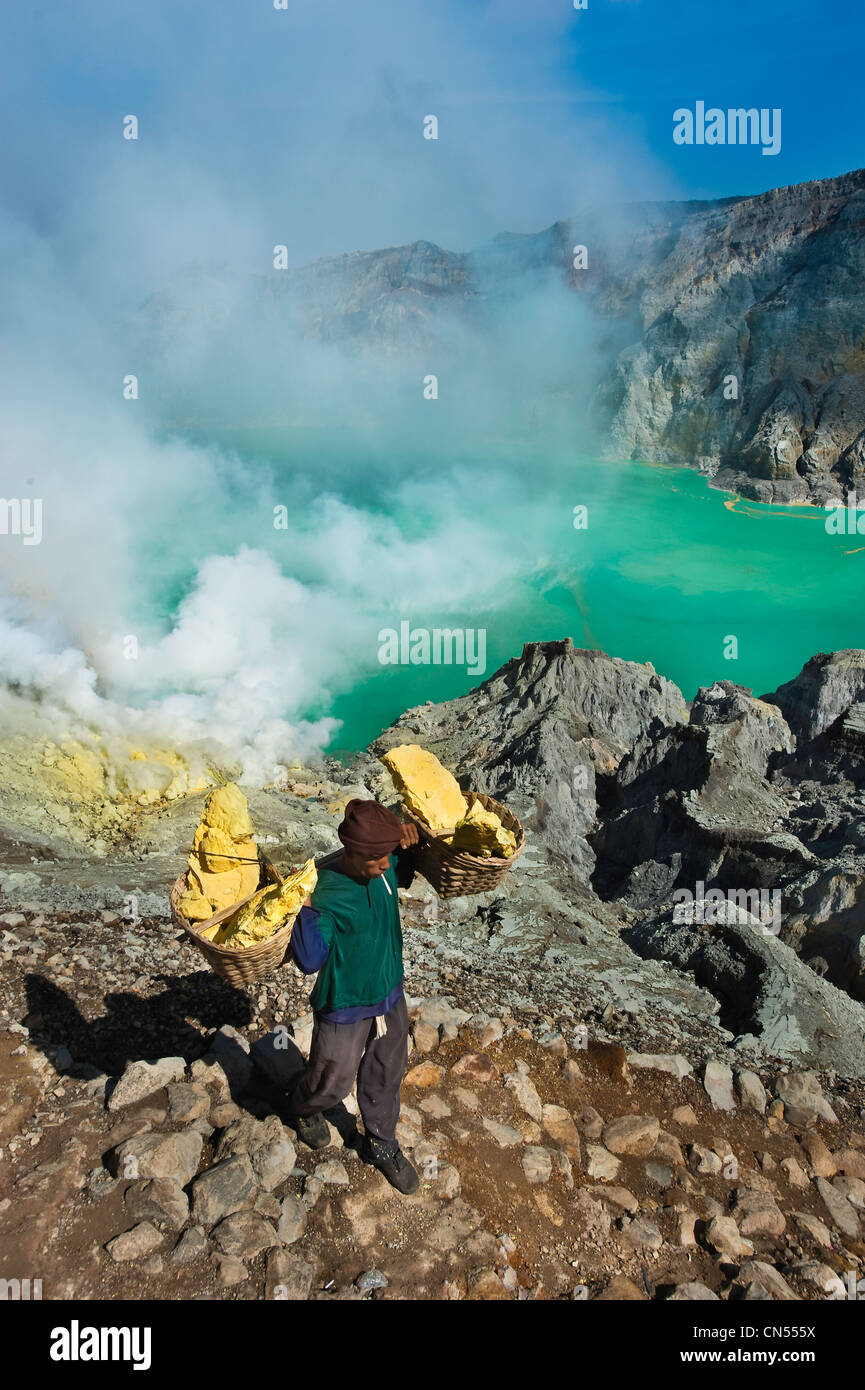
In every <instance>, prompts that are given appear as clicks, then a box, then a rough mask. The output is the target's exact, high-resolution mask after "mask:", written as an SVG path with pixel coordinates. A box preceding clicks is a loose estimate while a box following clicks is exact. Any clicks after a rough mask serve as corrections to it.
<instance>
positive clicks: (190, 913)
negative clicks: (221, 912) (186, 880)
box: [177, 888, 213, 922]
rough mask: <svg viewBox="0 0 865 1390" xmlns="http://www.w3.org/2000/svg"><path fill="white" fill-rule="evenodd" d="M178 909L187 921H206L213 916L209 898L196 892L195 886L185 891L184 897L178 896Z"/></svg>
mask: <svg viewBox="0 0 865 1390" xmlns="http://www.w3.org/2000/svg"><path fill="white" fill-rule="evenodd" d="M177 910H178V912H179V913H181V915H182V916H184V917H185V918H186V920H187V922H206V921H207V919H208V917H212V916H213V908H212V907H211V905H210V902H209V900H208V899H207V898H204V897H202V895H201V894H200V893H196V892H195V890H194V889H193V888H190V890H189V892H188V893H184V894H183V897H182V898H178V901H177Z"/></svg>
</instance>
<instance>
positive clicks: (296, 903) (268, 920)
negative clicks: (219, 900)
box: [211, 859, 318, 950]
mask: <svg viewBox="0 0 865 1390" xmlns="http://www.w3.org/2000/svg"><path fill="white" fill-rule="evenodd" d="M317 882H318V874H317V872H316V868H315V862H314V860H312V859H307V861H306V863H305V864H304V866H303V868H302V869H299V870H298V871H297V873H295V874H291V875H290V876H289V877H288V878H287V879H285V880H284V882H282V883H273V884H270V885H269V886H268V887H267V888H262V889H261V890H260V891H259V892H258V893H256V894H255V897H254V898H250V900H249V902H248V903H245V904H244V905H243V907H241V908H239V909H238V910H237V912H235V913H234V915H233V916H232V917H229V918H228V920H227V921H226V922H223V923H222V925H221V926H220V928H219V930H218V931H217V932H216V933H215V934H214V936H213V937H212V938H211V939H212V941H213V943H214V945H216V946H228V947H230V948H231V949H232V950H234V949H237V950H244V949H245V948H246V947H248V946H257V945H258V944H259V943H260V942H262V941H266V940H267V939H268V937H270V936H273V935H274V933H275V932H277V931H279V929H280V927H282V926H284V925H285V922H286V921H287V920H288V918H289V917H295V916H296V915H297V913H298V912H299V911H300V909H301V907H302V906H303V902H304V899H305V898H306V896H307V894H308V893H311V892H312V890H313V888H314V887H315V885H316V883H317Z"/></svg>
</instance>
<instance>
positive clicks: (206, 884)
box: [177, 782, 261, 922]
mask: <svg viewBox="0 0 865 1390" xmlns="http://www.w3.org/2000/svg"><path fill="white" fill-rule="evenodd" d="M192 845H193V848H192V853H191V854H190V856H189V859H188V861H187V863H188V865H189V872H188V873H187V876H186V892H185V893H184V894H183V896H182V897H181V898H180V899H179V901H178V904H177V908H178V911H179V912H180V913H181V914H182V915H183V916H184V917H185V918H186V919H187V921H191V922H204V921H206V920H207V919H208V918H209V917H212V916H214V914H215V913H217V912H222V911H223V910H224V909H225V908H226V907H231V906H232V904H233V903H238V902H242V900H243V899H244V898H248V897H249V895H250V893H254V892H255V890H256V889H257V887H258V884H259V879H260V876H261V867H260V862H259V855H258V846H257V845H256V843H255V841H254V840H253V838H252V821H251V820H250V816H249V808H248V806H247V804H246V797H245V796H244V795H243V792H242V791H241V790H240V788H239V787H236V786H235V785H234V783H233V782H229V783H227V784H226V785H225V786H224V787H216V788H214V790H213V791H212V792H210V794H209V795H208V797H207V800H206V801H205V803H204V810H203V811H202V814H201V822H200V824H199V825H198V826H197V827H196V830H195V835H194V837H193V842H192Z"/></svg>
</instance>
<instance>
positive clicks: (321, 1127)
mask: <svg viewBox="0 0 865 1390" xmlns="http://www.w3.org/2000/svg"><path fill="white" fill-rule="evenodd" d="M302 1079H303V1073H301V1075H300V1076H297V1077H295V1080H294V1084H293V1086H291V1088H290V1089H289V1091H288V1094H287V1095H286V1111H287V1113H286V1115H285V1122H286V1124H288V1125H289V1126H290V1127H291V1128H292V1129H293V1130H294V1132H295V1134H296V1135H297V1140H298V1143H299V1144H306V1146H307V1147H308V1148H310V1149H326V1148H327V1146H328V1144H329V1143H330V1130H329V1129H328V1127H327V1121H326V1120H325V1118H324V1116H323V1115H322V1114H321V1112H319V1113H318V1114H317V1115H296V1114H295V1113H294V1109H293V1108H292V1102H293V1100H294V1093H295V1091H296V1090H297V1087H298V1085H299V1084H300V1082H301V1080H302Z"/></svg>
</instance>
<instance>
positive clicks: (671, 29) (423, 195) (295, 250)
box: [0, 0, 865, 278]
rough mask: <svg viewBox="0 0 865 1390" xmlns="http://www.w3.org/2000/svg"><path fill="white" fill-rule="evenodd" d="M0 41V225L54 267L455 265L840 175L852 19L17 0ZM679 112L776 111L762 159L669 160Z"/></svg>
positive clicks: (856, 158)
mask: <svg viewBox="0 0 865 1390" xmlns="http://www.w3.org/2000/svg"><path fill="white" fill-rule="evenodd" d="M4 27H5V31H6V32H5V36H4V43H3V53H2V57H0V64H2V68H0V76H2V87H3V98H2V100H3V105H4V117H3V121H4V126H5V128H6V139H4V141H3V148H2V154H0V160H2V163H0V174H2V180H3V188H4V190H5V192H4V195H3V201H4V205H5V208H6V210H7V211H8V212H11V213H12V215H13V216H15V217H20V218H21V219H22V220H23V222H24V223H25V224H26V226H27V227H28V229H30V230H31V231H33V232H35V233H36V234H37V235H40V236H45V235H47V236H48V237H49V238H50V239H51V240H52V241H53V242H54V243H55V244H56V243H57V241H58V239H62V241H63V242H64V247H65V254H66V256H67V258H68V259H70V260H73V261H74V260H76V259H77V258H78V256H81V257H83V258H84V259H85V260H86V258H87V256H88V254H92V250H89V248H92V247H93V246H94V244H96V243H98V242H99V241H100V237H101V236H102V235H103V234H104V235H105V236H107V237H108V238H109V239H110V241H111V242H112V244H116V243H117V241H118V239H121V240H122V239H123V238H124V237H135V238H136V239H137V238H139V237H141V236H144V239H145V240H147V241H148V247H147V250H146V252H143V253H142V254H143V255H144V260H145V261H146V260H147V258H148V256H149V257H150V258H151V260H152V261H153V262H154V264H152V265H151V266H150V267H149V270H150V271H152V273H154V274H155V273H156V271H157V269H158V266H159V264H160V263H161V262H162V261H164V260H167V262H168V263H169V264H170V263H172V261H173V260H174V259H175V258H176V257H180V258H181V259H182V260H186V259H190V260H191V259H196V257H197V255H198V254H201V255H202V256H206V255H207V254H210V255H211V257H212V258H213V259H215V260H223V261H228V262H229V263H232V264H233V263H238V264H241V263H243V264H245V265H246V266H247V267H248V268H252V267H253V266H254V265H255V264H256V262H257V259H258V256H259V253H260V242H267V243H272V242H275V241H283V242H285V243H286V244H288V245H289V254H290V260H291V261H292V263H301V262H303V261H306V260H309V259H312V258H314V257H315V256H317V255H329V254H336V253H338V252H341V251H344V250H350V249H356V248H368V247H377V246H383V245H394V244H399V243H402V242H406V241H411V240H415V239H418V238H424V239H428V240H431V241H436V242H438V243H439V244H442V245H445V246H448V247H450V248H452V249H455V250H465V249H469V248H470V247H471V246H473V245H477V244H478V243H480V242H482V241H483V240H485V239H486V238H487V237H488V236H491V235H494V234H495V233H496V232H497V231H501V230H515V231H529V230H534V229H537V228H540V227H542V226H545V225H548V224H549V223H550V222H551V221H553V220H555V219H556V218H558V217H563V216H568V215H570V214H571V213H573V212H574V211H575V210H576V209H577V208H578V207H580V206H581V205H583V204H585V203H595V202H608V201H614V202H615V201H620V200H622V199H629V198H659V199H663V198H671V197H672V198H682V197H684V198H691V197H693V198H705V197H716V196H725V195H729V194H747V193H756V192H761V191H763V190H765V189H767V188H772V187H777V186H780V185H784V184H789V183H796V182H800V181H802V180H806V179H814V178H821V177H826V176H829V175H833V174H838V173H841V172H844V171H846V170H849V169H853V168H857V167H860V166H861V165H863V164H865V151H863V122H862V119H861V111H860V109H859V106H860V103H861V95H860V84H859V82H858V81H857V79H856V74H857V71H860V70H861V61H862V56H863V42H862V37H863V31H865V20H863V19H862V18H861V12H860V10H859V6H858V5H854V4H852V3H843V0H790V2H789V3H781V0H727V3H725V4H723V5H712V4H707V3H701V2H700V0H588V8H587V9H586V10H584V11H576V10H574V9H573V7H572V5H571V4H570V0H489V3H483V0H461V3H454V2H453V0H441V2H440V3H436V4H429V3H424V2H423V0H377V3H364V4H360V3H356V2H355V3H352V0H316V3H315V4H314V5H310V4H309V3H306V0H288V8H287V9H286V10H285V11H276V10H274V8H273V5H272V0H255V3H248V2H247V0H244V3H240V0H232V2H231V3H226V0H220V2H219V3H205V0H138V3H130V0H112V3H111V4H108V3H106V0H80V3H76V4H75V5H70V6H64V5H60V6H58V5H46V4H40V3H38V0H36V2H35V3H33V4H32V5H25V4H24V3H22V0H18V4H17V6H16V7H15V9H14V10H9V11H7V15H6V18H5V20H4ZM698 99H699V100H704V101H705V102H706V104H707V105H715V104H716V105H718V106H720V107H722V108H726V107H728V106H756V107H768V108H775V107H779V108H780V109H781V111H782V146H781V151H780V153H779V154H777V155H774V156H766V155H762V154H761V151H760V149H759V147H738V146H727V147H723V146H722V147H715V148H710V147H707V146H702V147H699V146H694V147H691V148H687V147H681V146H676V145H674V143H673V140H672V128H673V120H672V114H673V111H674V110H675V109H676V108H677V107H680V106H693V104H694V102H695V101H697V100H698ZM128 112H134V113H135V114H137V115H138V116H139V118H140V122H141V135H140V140H139V141H138V142H137V144H136V146H135V148H134V149H132V148H130V143H129V142H123V141H121V140H120V138H119V132H120V121H121V118H122V116H123V115H125V114H127V113H128ZM428 112H433V113H435V114H437V115H438V117H439V122H440V133H439V140H438V141H437V142H432V141H427V142H425V141H423V140H422V139H421V135H420V131H421V121H422V118H423V116H424V115H426V114H427V113H428ZM187 253H188V254H187ZM94 268H95V267H94ZM142 270H143V272H144V270H145V267H144V265H143V266H142ZM143 278H146V276H144V277H143Z"/></svg>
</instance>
